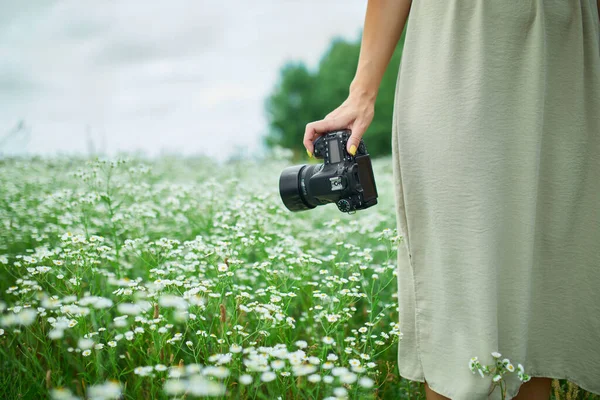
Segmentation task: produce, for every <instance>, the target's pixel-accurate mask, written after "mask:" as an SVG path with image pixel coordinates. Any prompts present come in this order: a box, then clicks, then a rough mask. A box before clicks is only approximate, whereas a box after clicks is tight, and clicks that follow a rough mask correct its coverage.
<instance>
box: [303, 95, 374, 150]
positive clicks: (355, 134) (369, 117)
mask: <svg viewBox="0 0 600 400" xmlns="http://www.w3.org/2000/svg"><path fill="white" fill-rule="evenodd" d="M374 115H375V98H374V96H369V95H359V94H353V93H352V92H350V95H349V96H348V98H347V99H346V100H345V101H344V102H343V103H342V104H341V105H340V106H339V107H338V108H336V109H335V110H333V111H332V112H330V113H329V114H327V115H326V116H325V118H324V119H322V120H319V121H313V122H310V123H308V124H307V125H306V130H305V131H304V141H303V144H304V147H306V152H307V153H308V156H309V157H311V158H312V156H313V152H314V146H313V142H314V141H315V140H316V139H317V137H319V136H320V135H322V134H324V133H327V132H330V131H335V130H341V129H350V130H351V131H352V135H351V136H350V138H348V143H347V144H346V150H347V151H348V153H350V154H352V155H355V154H356V149H357V148H358V145H359V143H360V139H361V138H362V136H363V135H364V134H365V131H366V130H367V128H368V127H369V125H370V124H371V121H373V116H374Z"/></svg>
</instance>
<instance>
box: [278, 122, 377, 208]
mask: <svg viewBox="0 0 600 400" xmlns="http://www.w3.org/2000/svg"><path fill="white" fill-rule="evenodd" d="M350 134H351V132H350V130H348V129H344V130H339V131H333V132H327V133H325V134H323V135H321V136H319V137H318V138H317V139H316V140H315V141H314V147H315V150H314V157H315V158H319V159H321V158H322V159H323V164H303V165H294V166H292V167H287V168H285V169H284V170H283V171H282V172H281V176H280V177H279V194H280V195H281V200H282V201H283V204H284V205H285V206H286V207H287V209H288V210H290V211H303V210H309V209H313V208H315V207H316V206H320V205H324V204H329V203H335V204H336V205H337V207H338V209H339V210H340V211H341V212H346V213H349V214H353V213H354V212H355V211H356V210H364V209H365V208H369V207H371V206H374V205H375V204H377V187H376V185H375V177H374V175H373V168H372V166H371V158H370V157H369V154H368V153H367V148H366V146H365V144H364V142H363V140H362V139H361V141H360V144H359V146H358V149H357V150H356V154H355V155H354V156H353V155H352V154H350V153H348V152H347V151H346V144H347V142H348V138H349V137H350Z"/></svg>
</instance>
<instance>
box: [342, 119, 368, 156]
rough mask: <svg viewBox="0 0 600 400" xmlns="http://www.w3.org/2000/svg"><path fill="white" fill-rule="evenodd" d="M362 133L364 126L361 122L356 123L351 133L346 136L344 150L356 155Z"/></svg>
mask: <svg viewBox="0 0 600 400" xmlns="http://www.w3.org/2000/svg"><path fill="white" fill-rule="evenodd" d="M364 133H365V128H364V127H363V126H362V125H361V124H357V125H356V126H354V127H352V134H351V135H350V137H349V138H348V143H346V151H348V153H350V154H352V155H353V156H354V155H356V151H357V150H358V145H359V144H360V139H362V137H363V135H364Z"/></svg>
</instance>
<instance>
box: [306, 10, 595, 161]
mask: <svg viewBox="0 0 600 400" xmlns="http://www.w3.org/2000/svg"><path fill="white" fill-rule="evenodd" d="M440 1H442V0H440ZM599 1H600V0H599ZM411 3H412V0H369V2H368V3H367V12H366V15H365V22H364V27H363V35H362V42H361V46H360V54H359V59H358V67H357V68H356V74H355V76H354V79H353V80H352V83H351V84H350V90H349V95H348V98H347V99H346V101H344V103H343V104H342V105H340V106H339V107H338V108H336V109H335V110H333V111H332V112H330V113H329V114H327V116H326V117H325V118H324V119H322V120H319V121H314V122H310V123H309V124H307V125H306V130H305V131H304V141H303V144H304V147H306V151H307V152H308V155H309V156H312V152H313V150H314V146H313V141H314V140H315V139H316V138H317V137H318V136H320V135H321V134H323V133H325V132H330V131H334V130H338V129H351V130H352V136H351V137H350V138H349V139H348V144H347V146H346V150H347V151H348V152H349V153H351V154H355V153H356V149H357V148H358V145H359V143H360V139H361V138H362V136H363V134H364V133H365V131H366V130H367V128H368V127H369V125H370V124H371V121H372V120H373V115H374V108H375V98H376V97H377V92H378V91H379V85H380V84H381V80H382V78H383V73H384V72H385V69H386V68H387V65H388V64H389V62H390V59H391V57H392V54H393V52H394V49H395V48H396V45H397V44H398V40H399V39H400V35H401V34H402V31H403V30H404V24H405V23H406V19H407V17H408V13H409V11H410V5H411Z"/></svg>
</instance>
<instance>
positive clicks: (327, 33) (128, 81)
mask: <svg viewBox="0 0 600 400" xmlns="http://www.w3.org/2000/svg"><path fill="white" fill-rule="evenodd" d="M366 3H367V1H366V0H304V1H301V0H297V1H294V0H268V1H267V0H256V1H243V0H230V1H218V0H213V1H208V0H200V1H198V0H195V1H193V0H168V1H165V0H103V1H92V0H63V1H53V0H28V1H12V0H0V10H1V12H0V155H1V154H23V153H26V154H44V155H55V154H72V153H80V154H89V153H90V152H91V151H92V150H94V151H97V152H98V151H100V152H102V153H103V154H106V155H108V156H110V155H115V154H117V153H119V152H136V151H137V152H142V153H143V154H145V155H147V156H156V155H159V154H161V153H165V152H166V153H178V154H184V155H198V154H205V155H207V156H209V157H212V158H214V159H215V160H218V161H224V160H225V159H227V158H228V157H229V156H231V155H233V154H238V155H250V156H253V155H257V154H261V153H262V151H263V149H262V143H261V136H264V135H265V134H266V131H267V129H268V126H267V120H266V114H265V112H264V102H265V99H266V97H267V96H268V94H269V93H270V92H271V91H272V89H273V87H274V85H275V84H276V82H277V79H278V76H279V75H278V74H279V69H280V67H281V66H282V65H283V64H284V63H285V62H286V61H291V60H294V61H303V62H305V63H306V64H307V65H308V66H309V67H310V68H314V67H315V66H316V65H317V63H318V61H319V59H320V57H321V56H322V55H323V53H324V52H325V50H326V49H327V47H328V45H329V43H330V41H331V39H333V38H334V37H336V36H341V37H344V38H348V39H356V38H358V35H359V32H360V29H361V27H362V24H363V21H364V14H365V11H366ZM329 111H331V110H323V115H325V114H327V113H328V112H329ZM307 122H310V121H307ZM302 136H303V132H298V140H299V141H302Z"/></svg>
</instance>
